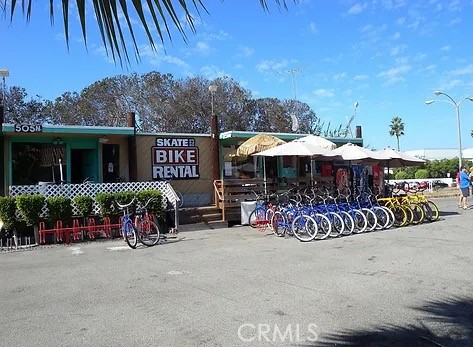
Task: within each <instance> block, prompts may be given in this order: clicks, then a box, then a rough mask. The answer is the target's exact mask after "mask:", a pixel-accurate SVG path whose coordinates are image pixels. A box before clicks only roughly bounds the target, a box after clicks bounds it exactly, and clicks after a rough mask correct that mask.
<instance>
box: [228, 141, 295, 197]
mask: <svg viewBox="0 0 473 347" xmlns="http://www.w3.org/2000/svg"><path fill="white" fill-rule="evenodd" d="M284 143H286V141H284V140H281V139H279V138H277V137H276V136H273V135H269V134H264V133H261V134H258V135H255V136H253V137H251V138H249V139H248V140H246V141H245V142H243V143H242V144H241V145H240V147H238V149H237V156H239V157H247V156H250V155H252V154H255V153H258V152H261V151H265V150H267V149H270V148H273V147H276V146H279V145H282V144H284ZM263 176H264V193H265V194H267V192H268V189H267V183H266V159H265V157H263Z"/></svg>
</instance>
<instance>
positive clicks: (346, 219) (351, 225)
mask: <svg viewBox="0 0 473 347" xmlns="http://www.w3.org/2000/svg"><path fill="white" fill-rule="evenodd" d="M339 213H340V216H341V217H342V219H343V224H344V225H345V231H344V232H343V233H342V234H343V235H350V234H351V233H353V231H354V230H355V221H354V220H353V218H352V217H351V216H350V214H349V213H348V212H345V211H340V212H339Z"/></svg>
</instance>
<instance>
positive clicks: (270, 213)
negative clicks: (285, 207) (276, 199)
mask: <svg viewBox="0 0 473 347" xmlns="http://www.w3.org/2000/svg"><path fill="white" fill-rule="evenodd" d="M274 212H275V210H274V207H273V208H268V209H267V210H266V216H265V219H266V220H267V221H268V228H269V230H271V231H273V224H272V223H271V220H272V219H273V216H274Z"/></svg>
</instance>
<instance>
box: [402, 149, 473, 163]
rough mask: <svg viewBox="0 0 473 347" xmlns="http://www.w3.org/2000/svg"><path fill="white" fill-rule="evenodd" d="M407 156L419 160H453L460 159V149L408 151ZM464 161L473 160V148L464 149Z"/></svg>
mask: <svg viewBox="0 0 473 347" xmlns="http://www.w3.org/2000/svg"><path fill="white" fill-rule="evenodd" d="M406 153H407V154H410V155H413V156H415V157H417V158H421V159H426V160H441V159H452V158H458V149H455V148H446V149H416V150H412V151H406ZM462 154H463V155H462V158H463V159H469V160H472V159H473V148H464V149H463V152H462Z"/></svg>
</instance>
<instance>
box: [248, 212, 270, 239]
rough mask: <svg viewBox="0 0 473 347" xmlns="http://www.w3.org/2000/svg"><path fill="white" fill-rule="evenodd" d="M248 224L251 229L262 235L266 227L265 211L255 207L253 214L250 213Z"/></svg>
mask: <svg viewBox="0 0 473 347" xmlns="http://www.w3.org/2000/svg"><path fill="white" fill-rule="evenodd" d="M248 223H249V224H250V226H251V227H252V228H255V229H257V230H258V231H259V232H260V233H262V234H263V233H264V232H265V231H266V227H267V226H268V221H267V220H266V211H265V210H264V209H263V208H258V207H257V208H256V209H255V210H254V211H253V212H251V214H250V217H249V218H248Z"/></svg>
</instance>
